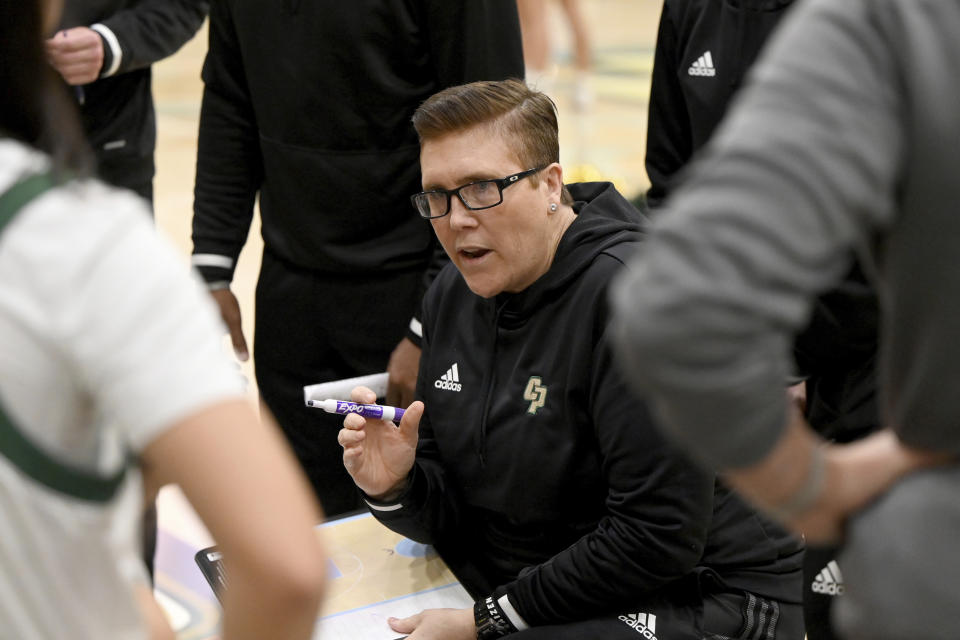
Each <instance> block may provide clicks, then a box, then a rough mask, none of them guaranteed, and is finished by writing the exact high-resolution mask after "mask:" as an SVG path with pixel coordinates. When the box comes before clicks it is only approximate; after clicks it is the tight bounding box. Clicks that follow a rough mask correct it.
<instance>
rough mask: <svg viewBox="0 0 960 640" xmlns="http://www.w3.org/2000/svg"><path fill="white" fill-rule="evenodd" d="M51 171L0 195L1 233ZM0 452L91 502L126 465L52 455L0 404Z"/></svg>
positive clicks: (102, 496) (48, 182)
mask: <svg viewBox="0 0 960 640" xmlns="http://www.w3.org/2000/svg"><path fill="white" fill-rule="evenodd" d="M56 184H57V181H56V180H55V179H54V177H53V176H52V175H51V174H50V173H40V174H33V175H30V176H27V177H26V178H23V179H22V180H20V181H19V182H17V183H16V184H14V185H13V186H12V187H10V188H9V189H8V190H7V191H6V192H4V193H3V194H2V195H0V233H2V231H3V228H4V227H5V226H6V225H7V223H8V222H10V220H12V219H13V217H14V216H15V215H16V214H17V212H18V211H20V209H22V208H23V207H24V206H25V205H26V204H27V203H29V202H30V201H31V200H33V199H34V198H36V197H37V196H39V195H40V194H42V193H44V192H46V191H47V190H49V189H50V188H52V187H54V186H55V185H56ZM0 455H3V456H4V457H5V458H7V459H8V460H10V462H11V463H13V465H14V466H15V467H17V468H18V469H19V470H20V471H21V472H22V473H24V474H25V475H27V476H29V477H30V478H32V479H34V480H35V481H37V482H39V483H40V484H42V485H45V486H47V487H49V488H50V489H53V490H54V491H58V492H60V493H63V494H66V495H68V496H72V497H74V498H78V499H80V500H89V501H93V502H106V501H108V500H110V499H111V498H112V497H113V496H114V494H116V492H117V489H118V488H119V487H120V485H121V484H122V483H123V479H124V476H125V475H126V471H127V469H126V465H124V466H123V467H121V468H120V470H119V471H117V472H116V473H114V474H113V475H110V476H100V475H98V474H96V473H93V472H89V471H85V470H83V469H78V468H76V467H73V466H70V465H67V464H66V463H63V462H60V461H59V460H56V459H55V458H53V457H52V456H51V455H50V454H48V453H46V452H45V451H43V450H42V449H40V448H39V447H38V446H37V445H35V444H34V443H33V442H31V441H30V439H29V438H27V437H26V436H25V435H24V434H23V433H22V432H21V431H20V430H19V429H18V428H17V427H16V426H15V425H14V423H13V421H12V420H11V419H10V417H9V416H7V414H6V412H5V411H4V410H3V407H2V406H0Z"/></svg>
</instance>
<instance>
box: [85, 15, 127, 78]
mask: <svg viewBox="0 0 960 640" xmlns="http://www.w3.org/2000/svg"><path fill="white" fill-rule="evenodd" d="M90 28H91V29H93V30H94V31H96V32H97V33H98V34H100V37H101V38H103V41H104V42H105V43H107V47H108V50H106V51H104V65H103V68H102V69H101V70H100V77H101V78H109V77H110V76H112V75H113V74H115V73H116V72H117V70H118V69H119V68H120V62H121V61H122V60H123V50H122V49H121V48H120V41H119V40H117V36H116V35H115V34H114V33H113V31H111V30H110V28H109V27H107V26H106V25H104V24H100V23H99V22H98V23H97V24H92V25H90Z"/></svg>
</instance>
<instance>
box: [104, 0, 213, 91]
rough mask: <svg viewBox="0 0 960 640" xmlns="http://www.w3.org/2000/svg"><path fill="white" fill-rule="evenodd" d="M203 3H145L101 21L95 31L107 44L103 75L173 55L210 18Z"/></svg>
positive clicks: (196, 0)
mask: <svg viewBox="0 0 960 640" xmlns="http://www.w3.org/2000/svg"><path fill="white" fill-rule="evenodd" d="M208 4H209V3H207V2H205V1H203V0H142V1H141V2H136V3H132V5H131V6H129V7H128V8H126V9H123V10H121V11H117V12H116V13H114V14H113V15H111V16H110V17H108V18H106V19H104V20H101V21H100V22H99V23H97V25H96V26H95V27H94V29H95V30H96V31H97V32H98V33H99V34H100V36H101V37H102V38H103V39H104V42H105V43H106V44H107V47H106V49H107V51H108V55H107V64H105V65H104V69H103V75H105V76H110V75H114V74H117V73H124V72H126V71H132V70H134V69H142V68H143V67H148V66H150V65H151V64H153V63H155V62H158V61H160V60H163V59H164V58H166V57H168V56H170V55H173V54H174V53H176V52H177V50H178V49H180V47H182V46H183V45H184V44H186V43H187V41H188V40H190V38H192V37H193V36H194V34H196V33H197V30H198V29H200V25H202V24H203V20H204V18H205V17H206V15H207V8H208Z"/></svg>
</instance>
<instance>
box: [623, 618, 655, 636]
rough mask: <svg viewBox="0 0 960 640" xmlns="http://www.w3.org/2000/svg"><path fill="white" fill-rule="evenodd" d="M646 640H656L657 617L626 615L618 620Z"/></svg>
mask: <svg viewBox="0 0 960 640" xmlns="http://www.w3.org/2000/svg"><path fill="white" fill-rule="evenodd" d="M618 619H619V620H622V621H623V622H625V623H626V624H627V626H628V627H630V628H631V629H633V630H634V631H636V632H637V633H639V634H640V635H641V636H642V637H644V638H646V639H647V640H657V636H656V635H655V634H656V632H657V616H655V615H654V614H652V613H628V614H627V615H625V616H620V617H619V618H618Z"/></svg>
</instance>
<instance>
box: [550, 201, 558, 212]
mask: <svg viewBox="0 0 960 640" xmlns="http://www.w3.org/2000/svg"><path fill="white" fill-rule="evenodd" d="M556 210H557V203H556V202H551V203H550V211H556Z"/></svg>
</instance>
